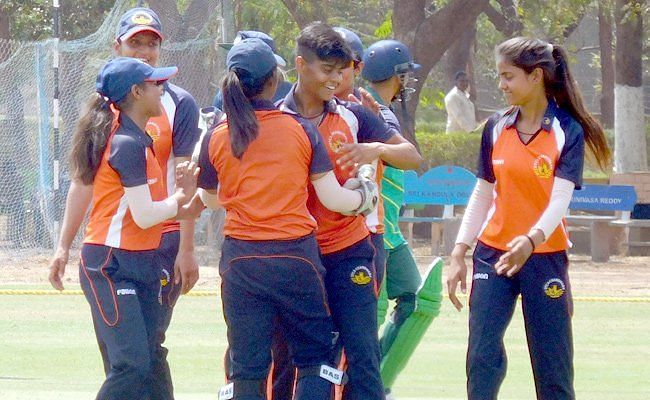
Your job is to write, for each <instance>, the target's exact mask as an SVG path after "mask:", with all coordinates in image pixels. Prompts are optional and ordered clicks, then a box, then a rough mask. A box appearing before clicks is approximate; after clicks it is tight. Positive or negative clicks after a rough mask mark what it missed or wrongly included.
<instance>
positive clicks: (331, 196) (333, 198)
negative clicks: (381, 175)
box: [311, 171, 363, 212]
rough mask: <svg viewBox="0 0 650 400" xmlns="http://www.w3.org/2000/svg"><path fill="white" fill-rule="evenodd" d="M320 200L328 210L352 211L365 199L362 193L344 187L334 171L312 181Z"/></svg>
mask: <svg viewBox="0 0 650 400" xmlns="http://www.w3.org/2000/svg"><path fill="white" fill-rule="evenodd" d="M311 184H312V185H314V190H315V191H316V196H318V200H320V202H321V203H323V205H324V206H325V208H327V209H328V210H331V211H335V212H350V211H354V210H356V209H358V208H359V207H360V206H361V201H363V199H362V196H361V193H359V192H357V191H355V190H349V189H346V188H344V187H342V186H341V185H340V184H339V181H337V180H336V176H335V175H334V172H333V171H329V172H328V173H326V174H325V175H324V176H322V177H320V178H318V179H316V180H315V181H311Z"/></svg>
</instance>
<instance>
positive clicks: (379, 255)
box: [370, 233, 388, 290]
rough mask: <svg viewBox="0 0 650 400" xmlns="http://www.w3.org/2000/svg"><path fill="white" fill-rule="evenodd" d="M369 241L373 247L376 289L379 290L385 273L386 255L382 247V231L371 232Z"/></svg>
mask: <svg viewBox="0 0 650 400" xmlns="http://www.w3.org/2000/svg"><path fill="white" fill-rule="evenodd" d="M370 241H371V242H372V246H373V247H374V248H375V257H374V263H375V271H376V272H377V279H376V284H377V290H379V288H381V283H382V282H383V281H384V275H386V258H387V256H388V255H387V253H386V249H385V248H384V235H383V234H382V233H371V234H370Z"/></svg>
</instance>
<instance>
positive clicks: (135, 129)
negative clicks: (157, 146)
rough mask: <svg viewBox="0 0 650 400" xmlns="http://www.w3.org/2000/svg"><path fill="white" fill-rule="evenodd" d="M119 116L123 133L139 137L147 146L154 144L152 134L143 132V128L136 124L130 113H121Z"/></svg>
mask: <svg viewBox="0 0 650 400" xmlns="http://www.w3.org/2000/svg"><path fill="white" fill-rule="evenodd" d="M119 118H120V130H121V131H122V133H124V134H126V135H129V136H131V137H133V138H135V139H137V140H138V141H140V142H141V143H142V144H143V145H145V146H147V147H149V146H152V145H153V139H152V138H151V136H149V135H147V133H145V132H143V131H142V129H140V127H139V126H138V125H136V123H135V122H133V120H132V119H131V118H129V117H128V115H126V114H124V113H120V117H119Z"/></svg>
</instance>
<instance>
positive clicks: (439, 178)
mask: <svg viewBox="0 0 650 400" xmlns="http://www.w3.org/2000/svg"><path fill="white" fill-rule="evenodd" d="M475 185H476V177H475V176H474V174H472V173H471V172H469V171H468V170H466V169H465V168H461V167H453V166H447V165H443V166H440V167H435V168H431V169H430V170H428V171H427V172H425V173H424V174H423V175H422V176H420V177H418V176H417V174H416V173H415V171H406V172H405V174H404V202H405V203H406V204H449V205H467V202H468V201H469V198H470V196H471V195H472V191H473V190H474V186H475Z"/></svg>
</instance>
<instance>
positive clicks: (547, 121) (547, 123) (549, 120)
mask: <svg viewBox="0 0 650 400" xmlns="http://www.w3.org/2000/svg"><path fill="white" fill-rule="evenodd" d="M542 123H543V124H544V125H550V124H551V119H550V118H549V117H544V120H543V121H542Z"/></svg>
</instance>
